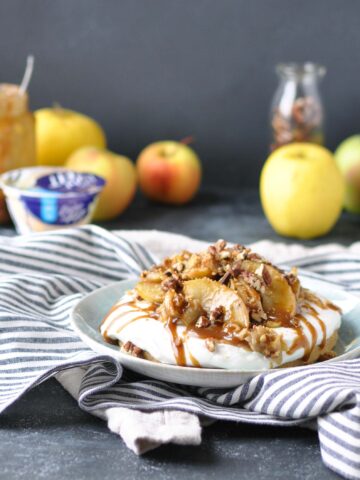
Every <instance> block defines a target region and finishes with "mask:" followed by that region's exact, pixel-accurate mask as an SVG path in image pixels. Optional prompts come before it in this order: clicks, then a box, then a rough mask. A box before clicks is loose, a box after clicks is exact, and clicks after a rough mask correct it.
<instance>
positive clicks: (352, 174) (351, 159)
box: [335, 135, 360, 213]
mask: <svg viewBox="0 0 360 480" xmlns="http://www.w3.org/2000/svg"><path fill="white" fill-rule="evenodd" d="M335 160H336V163H337V165H338V167H339V169H340V171H341V173H342V174H343V176H344V178H345V184H346V188H345V197H344V207H345V208H346V210H349V211H350V212H354V213H360V135H353V136H352V137H349V138H347V139H346V140H344V141H343V142H341V143H340V145H339V146H338V148H337V149H336V151H335Z"/></svg>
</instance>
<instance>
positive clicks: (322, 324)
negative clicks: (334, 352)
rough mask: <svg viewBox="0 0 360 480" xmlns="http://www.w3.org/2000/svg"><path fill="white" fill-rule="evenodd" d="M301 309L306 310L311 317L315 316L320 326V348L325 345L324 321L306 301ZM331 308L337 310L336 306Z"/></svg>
mask: <svg viewBox="0 0 360 480" xmlns="http://www.w3.org/2000/svg"><path fill="white" fill-rule="evenodd" d="M333 307H335V305H333ZM303 309H304V310H305V311H307V312H309V313H310V314H311V315H312V316H313V317H315V318H316V320H317V322H318V324H319V326H320V328H321V331H322V334H323V338H322V340H321V343H320V348H324V347H325V345H326V326H325V323H324V322H323V321H322V320H321V318H320V317H319V314H318V312H317V311H316V310H315V308H314V307H312V306H311V305H309V304H308V303H305V304H304V305H303ZM332 310H339V309H338V307H335V308H334V309H332Z"/></svg>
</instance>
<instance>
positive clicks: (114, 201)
mask: <svg viewBox="0 0 360 480" xmlns="http://www.w3.org/2000/svg"><path fill="white" fill-rule="evenodd" d="M65 165H66V167H68V168H70V169H71V170H75V171H77V172H87V173H94V174H96V175H99V176H100V177H103V178H104V179H105V180H106V184H105V187H104V189H103V191H102V192H101V194H100V197H99V201H98V204H97V207H96V210H95V213H94V220H97V221H99V220H100V221H102V220H111V219H113V218H115V217H117V216H118V215H120V213H122V212H123V211H124V210H125V209H126V208H127V207H128V205H129V204H130V202H131V201H132V199H133V198H134V195H135V191H136V169H135V165H134V164H133V163H132V161H131V160H130V159H129V158H127V157H123V156H122V155H117V154H115V153H112V152H110V151H109V150H104V149H99V148H95V147H83V148H80V149H79V150H77V151H76V152H74V153H73V154H72V155H71V156H70V157H69V158H68V160H67V162H66V164H65Z"/></svg>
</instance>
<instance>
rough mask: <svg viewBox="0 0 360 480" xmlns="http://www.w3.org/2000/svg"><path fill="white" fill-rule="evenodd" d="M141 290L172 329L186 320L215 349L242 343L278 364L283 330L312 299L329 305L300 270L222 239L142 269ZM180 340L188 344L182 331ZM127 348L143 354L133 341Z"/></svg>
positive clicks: (189, 331) (295, 325) (178, 342)
mask: <svg viewBox="0 0 360 480" xmlns="http://www.w3.org/2000/svg"><path fill="white" fill-rule="evenodd" d="M135 289H136V295H137V298H138V299H141V300H145V301H147V302H149V303H150V304H151V305H152V307H153V311H152V316H153V318H157V319H159V321H161V322H163V323H164V324H166V325H167V326H168V328H169V329H170V330H171V332H174V330H173V328H174V327H173V326H174V325H183V326H184V327H185V336H186V335H196V336H200V337H201V338H203V339H204V340H205V346H206V348H207V350H208V351H210V352H214V351H215V350H216V345H217V344H219V343H229V344H232V345H235V346H237V345H241V346H242V347H244V348H246V349H248V350H250V351H253V352H259V353H261V354H262V355H264V356H266V357H268V358H270V359H272V360H273V361H274V362H275V363H278V364H280V363H281V359H282V351H283V344H282V336H281V334H279V333H278V331H277V329H278V328H279V327H290V328H298V322H299V320H298V312H299V308H300V307H302V306H304V305H306V304H307V302H312V303H315V304H316V305H319V306H321V308H326V307H328V306H329V304H328V303H327V304H326V305H325V304H324V303H322V301H321V300H320V299H318V297H317V296H316V295H315V294H313V293H312V292H309V291H308V290H306V289H303V288H302V287H301V285H300V282H299V280H298V277H297V269H291V271H290V272H288V273H285V272H284V271H282V270H281V269H279V268H277V267H275V266H274V265H272V264H271V263H270V262H269V261H267V260H266V259H264V258H263V257H261V256H260V255H258V254H257V253H254V252H252V251H251V250H250V249H249V248H247V247H244V246H243V245H239V244H236V245H231V246H229V245H228V244H227V242H226V241H225V240H222V239H221V240H218V241H217V242H216V243H215V244H214V245H210V246H209V247H208V248H207V249H206V250H205V251H203V252H200V253H191V252H189V251H183V252H181V253H179V254H177V255H174V256H172V257H168V258H166V259H165V260H164V261H163V262H162V263H160V264H158V265H154V266H153V267H151V268H150V269H149V270H147V271H144V272H142V274H141V278H140V281H139V282H138V284H137V285H136V287H135ZM319 302H320V303H319ZM334 308H336V307H334ZM174 345H175V347H176V348H177V349H178V350H179V352H180V350H181V349H183V341H182V339H180V338H179V337H178V336H177V335H175V336H174ZM122 348H123V350H125V351H127V352H128V353H130V354H132V355H135V356H141V355H142V354H143V352H142V351H141V349H139V348H137V347H136V346H135V345H133V344H131V343H130V342H127V343H126V344H125V345H123V347H122ZM180 353H181V355H183V352H180ZM180 353H179V354H180Z"/></svg>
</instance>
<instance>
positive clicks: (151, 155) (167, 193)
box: [136, 140, 201, 205]
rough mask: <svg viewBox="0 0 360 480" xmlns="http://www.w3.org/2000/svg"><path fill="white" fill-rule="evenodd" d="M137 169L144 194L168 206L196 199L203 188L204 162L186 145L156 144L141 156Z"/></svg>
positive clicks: (170, 142)
mask: <svg viewBox="0 0 360 480" xmlns="http://www.w3.org/2000/svg"><path fill="white" fill-rule="evenodd" d="M136 168H137V171H138V177H139V184H140V188H141V190H142V191H143V193H144V194H145V195H146V196H147V197H149V198H151V199H152V200H157V201H160V202H164V203H173V204H178V205H180V204H183V203H186V202H188V201H189V200H191V199H192V198H193V196H194V195H195V193H196V192H197V190H198V189H199V186H200V181H201V163H200V160H199V157H198V156H197V155H196V153H195V152H194V151H193V150H192V149H191V148H190V147H189V146H188V145H185V144H184V143H181V142H175V141H170V140H169V141H161V142H156V143H152V144H151V145H149V146H148V147H146V148H145V149H144V150H143V151H142V152H141V153H140V155H139V157H138V159H137V162H136Z"/></svg>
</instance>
